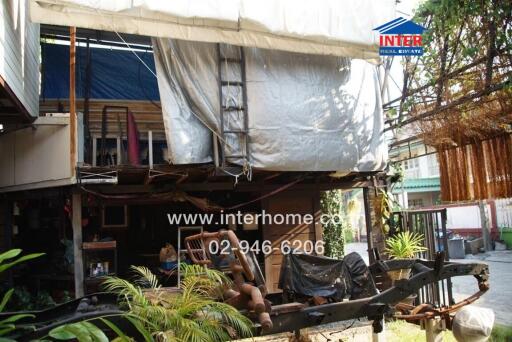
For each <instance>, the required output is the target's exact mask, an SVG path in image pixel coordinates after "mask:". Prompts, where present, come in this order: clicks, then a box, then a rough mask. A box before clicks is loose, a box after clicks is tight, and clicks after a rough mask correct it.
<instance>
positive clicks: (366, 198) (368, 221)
mask: <svg viewBox="0 0 512 342" xmlns="http://www.w3.org/2000/svg"><path fill="white" fill-rule="evenodd" d="M369 192H370V189H369V188H368V187H364V188H363V204H364V219H365V225H366V243H367V245H368V259H369V262H370V264H372V263H374V262H375V256H374V255H373V231H372V205H371V203H370V194H369Z"/></svg>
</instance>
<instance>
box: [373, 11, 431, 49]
mask: <svg viewBox="0 0 512 342" xmlns="http://www.w3.org/2000/svg"><path fill="white" fill-rule="evenodd" d="M373 30H374V31H379V33H380V38H379V45H380V48H379V55H381V56H421V55H423V46H422V44H421V34H422V33H423V31H425V28H424V27H423V26H421V25H418V24H416V23H414V22H413V21H411V20H407V19H405V18H402V17H400V18H397V19H395V20H391V21H390V22H387V23H385V24H384V25H381V26H379V27H376V28H374V29H373Z"/></svg>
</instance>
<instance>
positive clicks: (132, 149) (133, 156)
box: [126, 111, 140, 165]
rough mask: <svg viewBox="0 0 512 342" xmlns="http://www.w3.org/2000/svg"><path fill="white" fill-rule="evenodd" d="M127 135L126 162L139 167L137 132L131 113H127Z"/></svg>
mask: <svg viewBox="0 0 512 342" xmlns="http://www.w3.org/2000/svg"><path fill="white" fill-rule="evenodd" d="M126 120H127V121H126V125H127V128H126V130H127V135H128V161H129V163H130V165H140V147H139V131H138V130H137V124H136V123H135V118H134V117H133V113H132V112H130V111H129V112H128V117H127V119H126Z"/></svg>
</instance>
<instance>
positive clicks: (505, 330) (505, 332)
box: [489, 324, 512, 342]
mask: <svg viewBox="0 0 512 342" xmlns="http://www.w3.org/2000/svg"><path fill="white" fill-rule="evenodd" d="M489 341H493V342H498V341H499V342H501V341H507V342H510V341H512V327H510V326H509V327H508V326H505V325H501V324H495V325H494V327H493V328H492V333H491V338H490V339H489Z"/></svg>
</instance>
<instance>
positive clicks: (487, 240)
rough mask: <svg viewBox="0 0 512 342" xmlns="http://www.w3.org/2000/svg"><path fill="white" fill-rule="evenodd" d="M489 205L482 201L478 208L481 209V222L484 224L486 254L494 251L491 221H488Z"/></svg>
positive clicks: (483, 235) (483, 233)
mask: <svg viewBox="0 0 512 342" xmlns="http://www.w3.org/2000/svg"><path fill="white" fill-rule="evenodd" d="M486 206H487V203H486V202H485V201H480V202H479V203H478V207H479V208H480V222H481V223H482V238H483V240H484V249H485V251H486V252H488V251H492V244H491V232H490V229H489V220H488V219H487V210H486Z"/></svg>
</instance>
